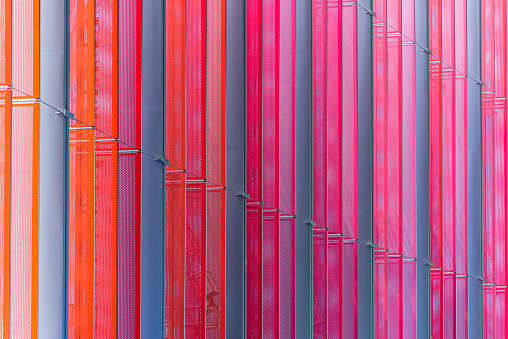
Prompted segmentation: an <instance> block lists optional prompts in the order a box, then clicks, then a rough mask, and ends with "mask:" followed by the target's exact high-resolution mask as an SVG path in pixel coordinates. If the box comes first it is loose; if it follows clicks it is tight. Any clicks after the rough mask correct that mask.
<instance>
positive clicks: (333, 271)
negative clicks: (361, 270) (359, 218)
mask: <svg viewBox="0 0 508 339" xmlns="http://www.w3.org/2000/svg"><path fill="white" fill-rule="evenodd" d="M342 249H343V245H342V237H338V236H329V237H328V314H329V318H328V335H329V337H330V338H342V286H343V282H342V256H343V255H342Z"/></svg>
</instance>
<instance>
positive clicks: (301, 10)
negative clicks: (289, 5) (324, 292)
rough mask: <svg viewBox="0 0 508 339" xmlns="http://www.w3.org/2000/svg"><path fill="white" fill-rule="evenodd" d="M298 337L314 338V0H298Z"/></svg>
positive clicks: (296, 65)
mask: <svg viewBox="0 0 508 339" xmlns="http://www.w3.org/2000/svg"><path fill="white" fill-rule="evenodd" d="M295 27H296V46H295V48H296V53H295V91H296V93H295V99H296V102H295V126H296V136H297V137H296V152H295V156H296V167H295V171H296V214H297V215H298V216H299V219H297V220H296V225H295V251H296V257H295V265H296V272H295V279H296V287H295V288H296V295H297V296H298V298H297V300H296V305H295V307H296V311H295V313H296V337H297V338H302V339H303V338H310V337H312V305H313V303H312V228H311V226H310V225H309V224H307V223H305V222H304V221H302V220H310V218H311V212H312V193H311V192H312V186H311V185H312V170H311V166H312V150H311V145H312V142H311V140H312V139H311V138H312V134H311V130H312V129H311V128H312V57H311V52H312V1H311V0H296V24H295Z"/></svg>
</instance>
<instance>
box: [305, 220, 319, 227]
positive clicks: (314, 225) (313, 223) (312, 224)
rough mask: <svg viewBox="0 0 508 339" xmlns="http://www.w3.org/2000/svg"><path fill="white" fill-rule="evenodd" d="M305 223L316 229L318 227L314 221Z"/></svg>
mask: <svg viewBox="0 0 508 339" xmlns="http://www.w3.org/2000/svg"><path fill="white" fill-rule="evenodd" d="M305 223H306V224H308V225H311V226H312V227H316V226H317V224H316V222H315V221H313V220H311V221H308V220H307V221H306V222H305Z"/></svg>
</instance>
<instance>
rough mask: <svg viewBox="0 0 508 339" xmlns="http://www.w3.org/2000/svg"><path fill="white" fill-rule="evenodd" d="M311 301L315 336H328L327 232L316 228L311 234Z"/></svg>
mask: <svg viewBox="0 0 508 339" xmlns="http://www.w3.org/2000/svg"><path fill="white" fill-rule="evenodd" d="M312 249H313V256H312V260H313V264H312V269H313V287H314V288H313V298H312V300H313V303H312V308H313V312H314V327H313V329H314V330H313V333H314V336H315V337H318V338H319V337H321V338H324V339H326V338H328V337H327V327H328V305H327V302H328V293H327V284H326V281H327V279H328V278H327V275H328V269H327V267H328V262H327V261H328V234H327V232H323V231H319V230H316V231H314V234H313V246H312Z"/></svg>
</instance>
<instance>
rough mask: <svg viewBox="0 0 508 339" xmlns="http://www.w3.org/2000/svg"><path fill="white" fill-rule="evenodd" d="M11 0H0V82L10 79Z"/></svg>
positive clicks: (8, 81)
mask: <svg viewBox="0 0 508 339" xmlns="http://www.w3.org/2000/svg"><path fill="white" fill-rule="evenodd" d="M11 48H12V0H2V1H1V2H0V84H1V85H10V84H11V81H12V77H11V74H12V73H11V72H12V50H11Z"/></svg>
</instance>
